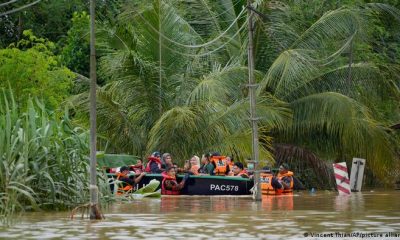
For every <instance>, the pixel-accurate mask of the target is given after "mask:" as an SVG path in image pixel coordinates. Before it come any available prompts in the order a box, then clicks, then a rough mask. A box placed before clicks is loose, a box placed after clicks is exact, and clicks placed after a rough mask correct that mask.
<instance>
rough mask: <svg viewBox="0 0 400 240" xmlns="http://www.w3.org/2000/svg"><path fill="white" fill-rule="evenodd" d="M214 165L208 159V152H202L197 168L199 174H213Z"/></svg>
mask: <svg viewBox="0 0 400 240" xmlns="http://www.w3.org/2000/svg"><path fill="white" fill-rule="evenodd" d="M214 169H215V167H214V165H213V164H212V163H211V161H210V154H209V153H206V154H203V156H202V158H201V166H200V168H199V171H198V172H199V174H201V175H214Z"/></svg>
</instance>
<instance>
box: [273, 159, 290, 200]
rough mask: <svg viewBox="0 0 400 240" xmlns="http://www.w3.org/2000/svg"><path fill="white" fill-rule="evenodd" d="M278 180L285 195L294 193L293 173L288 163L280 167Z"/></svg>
mask: <svg viewBox="0 0 400 240" xmlns="http://www.w3.org/2000/svg"><path fill="white" fill-rule="evenodd" d="M276 178H277V179H278V182H279V183H280V184H281V186H282V187H281V189H283V193H289V192H292V191H293V172H291V171H289V166H288V165H287V164H286V163H282V164H281V165H280V166H279V172H278V175H277V176H276Z"/></svg>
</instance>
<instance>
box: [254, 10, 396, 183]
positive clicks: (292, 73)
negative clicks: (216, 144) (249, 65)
mask: <svg viewBox="0 0 400 240" xmlns="http://www.w3.org/2000/svg"><path fill="white" fill-rule="evenodd" d="M270 7H273V6H271V5H270ZM275 7H277V6H276V5H275ZM372 10H380V11H382V12H383V11H385V12H389V13H391V14H393V16H394V17H396V18H399V16H400V14H399V11H398V10H397V9H394V8H392V7H390V6H387V5H382V4H369V5H366V6H364V7H363V8H361V7H360V8H358V7H351V8H349V7H343V8H339V9H337V10H333V11H330V12H327V13H325V14H324V15H323V16H322V17H321V18H320V19H319V20H318V21H316V22H315V23H314V24H312V25H311V26H310V27H309V28H308V29H307V30H305V31H304V32H302V33H299V34H298V33H296V32H295V31H293V29H294V28H293V27H291V26H289V25H288V24H286V23H287V22H288V21H286V22H285V20H284V19H283V18H285V17H287V16H288V15H290V13H288V12H290V7H289V6H287V5H282V4H280V5H279V8H276V13H275V14H272V17H271V20H270V21H269V22H268V23H266V24H265V25H266V26H269V27H270V28H269V29H265V31H266V32H267V31H269V32H268V35H269V36H274V37H276V40H277V41H279V44H280V45H281V47H282V49H283V50H282V52H281V53H280V54H279V56H278V57H277V58H276V60H275V61H274V62H273V63H272V65H271V66H270V67H269V69H268V71H267V73H266V75H265V77H264V78H263V80H262V82H261V87H260V89H259V94H260V96H262V95H272V96H274V97H276V98H278V99H280V100H281V101H284V102H286V103H288V104H289V106H290V109H291V110H292V112H293V121H292V124H288V125H286V127H285V128H284V129H274V130H271V134H272V136H274V139H275V143H276V145H275V147H276V150H278V151H279V150H282V151H283V153H286V154H282V152H281V153H278V155H281V157H282V158H290V157H293V156H289V155H291V154H294V153H303V154H304V153H305V152H307V151H310V150H311V153H312V152H313V153H315V154H316V155H317V156H321V157H323V158H325V159H330V160H331V161H345V160H350V158H351V157H354V156H359V157H364V158H366V159H367V161H368V167H369V168H370V169H373V172H374V173H375V174H376V175H377V176H378V177H379V178H380V179H383V180H387V179H385V175H386V173H387V171H388V170H389V169H390V168H391V167H392V166H393V163H394V160H395V159H396V158H395V156H394V148H393V147H391V146H393V144H392V143H393V138H392V136H391V135H390V133H389V132H390V131H388V128H387V127H384V126H383V125H382V123H381V122H379V121H377V119H376V118H374V115H375V114H374V111H376V109H374V108H373V106H374V105H376V104H375V103H376V101H377V98H376V96H380V97H384V96H385V95H390V96H397V97H398V96H399V95H398V93H399V92H398V90H396V89H395V91H393V84H392V82H391V79H386V78H385V77H384V75H383V73H382V69H381V68H379V66H378V65H377V64H375V63H374V62H367V61H366V59H362V58H358V59H357V58H354V59H353V58H352V54H353V53H352V52H351V51H352V48H355V47H357V46H360V45H361V43H365V41H366V36H367V30H368V27H370V25H369V22H368V20H369V19H368V18H369V17H370V16H371V11H372ZM282 12H284V13H285V14H284V13H282ZM288 18H290V17H288ZM262 27H264V25H262V26H260V28H262ZM283 36H284V37H285V41H282V40H281V39H282V38H283ZM277 43H278V42H277ZM357 44H358V45H357ZM353 46H355V47H353ZM349 51H350V52H349ZM357 60H358V61H357ZM288 145H290V146H291V148H288ZM299 148H302V149H304V150H306V151H294V150H295V149H297V150H298V149H299ZM297 157H300V158H301V157H303V158H304V157H305V156H304V155H303V156H301V154H300V156H297ZM311 159H315V158H313V157H312V158H311Z"/></svg>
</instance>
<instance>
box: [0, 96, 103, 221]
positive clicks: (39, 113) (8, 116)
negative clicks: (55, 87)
mask: <svg viewBox="0 0 400 240" xmlns="http://www.w3.org/2000/svg"><path fill="white" fill-rule="evenodd" d="M0 96H1V97H0V129H1V131H0V222H1V223H3V224H4V223H9V222H10V219H12V218H13V216H15V214H16V213H21V212H24V211H27V210H38V209H42V210H43V209H44V210H65V209H70V208H72V207H74V206H76V205H78V204H82V203H85V202H87V201H88V200H89V189H88V187H89V161H88V155H89V145H88V141H89V138H88V131H87V130H86V129H82V128H79V127H74V126H73V125H72V124H71V122H70V120H69V118H68V116H67V115H65V116H63V117H61V118H59V117H57V116H56V115H55V114H53V113H51V112H49V111H47V110H46V108H45V106H44V105H43V104H41V103H40V102H39V101H37V100H35V99H29V100H28V104H27V107H24V109H23V110H21V109H22V108H19V107H18V105H17V104H16V102H15V101H14V97H13V94H12V91H6V90H1V93H0ZM98 182H99V184H100V188H99V189H100V191H101V192H100V194H101V196H103V197H104V198H106V199H109V197H108V192H109V191H108V192H107V181H106V178H105V176H104V175H102V174H99V181H98Z"/></svg>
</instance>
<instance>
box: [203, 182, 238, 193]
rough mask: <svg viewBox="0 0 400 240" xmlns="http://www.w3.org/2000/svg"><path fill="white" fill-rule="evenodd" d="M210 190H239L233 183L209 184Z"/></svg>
mask: <svg viewBox="0 0 400 240" xmlns="http://www.w3.org/2000/svg"><path fill="white" fill-rule="evenodd" d="M210 190H211V191H235V192H237V191H239V186H235V185H223V184H221V185H216V184H211V185H210Z"/></svg>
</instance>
